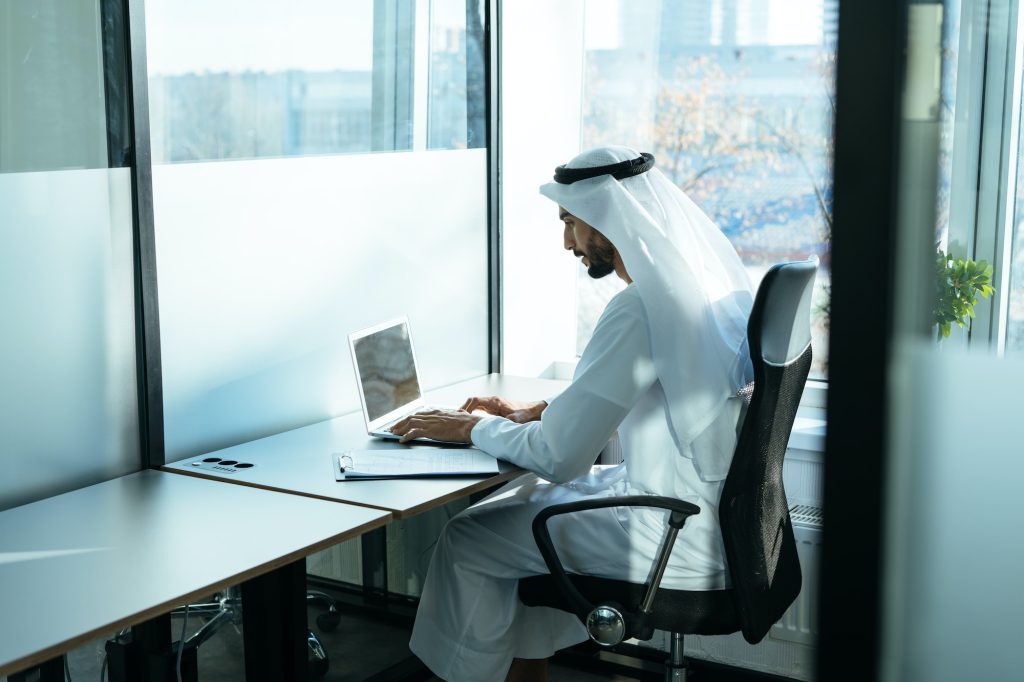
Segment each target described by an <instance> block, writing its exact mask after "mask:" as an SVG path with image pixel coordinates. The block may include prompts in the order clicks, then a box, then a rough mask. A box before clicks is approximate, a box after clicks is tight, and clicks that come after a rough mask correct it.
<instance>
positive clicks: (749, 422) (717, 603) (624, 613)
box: [519, 257, 818, 682]
mask: <svg viewBox="0 0 1024 682" xmlns="http://www.w3.org/2000/svg"><path fill="white" fill-rule="evenodd" d="M817 267H818V260H817V258H814V257H812V258H811V259H810V260H808V261H802V262H795V263H781V264H779V265H775V266H774V267H772V268H771V269H770V270H769V271H768V273H767V274H766V275H765V277H764V280H763V281H762V282H761V286H760V287H759V288H758V291H757V296H756V298H755V300H754V306H753V309H752V310H751V313H750V319H749V321H748V323H747V339H748V343H749V347H750V357H751V360H752V363H753V366H754V381H753V382H752V385H748V386H746V387H744V389H741V391H740V393H739V395H741V396H742V397H743V398H744V401H745V402H746V414H745V416H744V418H743V425H742V427H741V431H740V434H739V439H738V441H737V444H736V450H735V453H734V455H733V460H732V464H731V466H730V468H729V474H728V476H727V477H726V479H725V484H724V486H723V488H722V497H721V500H720V503H719V517H720V521H721V528H722V539H723V540H724V544H725V554H726V558H727V560H728V564H729V573H730V576H731V578H732V588H731V589H725V590H709V591H687V590H669V589H664V588H661V589H659V585H660V582H661V578H662V575H663V574H664V571H665V567H666V566H667V564H668V558H669V555H670V553H671V551H672V545H673V543H674V542H675V538H676V535H677V533H678V532H679V529H681V528H682V527H683V524H684V523H685V522H686V519H687V518H688V517H689V516H692V515H693V514H697V513H699V512H700V508H699V507H697V506H696V505H693V504H690V503H688V502H683V501H682V500H677V499H674V498H668V497H660V496H655V495H635V496H624V497H617V498H616V497H612V498H602V499H596V500H584V501H580V502H570V503H567V504H561V505H554V506H551V507H548V508H547V509H544V510H542V511H541V512H540V513H538V514H537V516H536V517H535V518H534V521H533V534H534V537H535V538H536V540H537V546H538V547H539V548H540V551H541V554H542V555H543V557H544V562H545V563H546V564H547V567H548V570H549V571H550V574H548V575H540V576H531V577H528V578H524V579H522V580H520V581H519V598H520V600H521V601H522V602H523V603H524V604H526V605H527V606H550V607H553V608H557V609H561V610H563V611H568V612H570V613H573V614H575V615H576V616H577V617H578V618H579V619H580V621H582V622H583V624H584V625H585V626H586V627H587V631H588V633H589V634H590V637H591V639H593V640H594V641H595V642H597V643H598V644H599V645H602V646H606V647H608V646H614V645H616V644H619V643H620V642H622V641H624V640H626V639H629V638H632V637H635V638H637V639H642V640H646V639H650V638H651V636H652V635H653V634H654V630H655V629H658V630H666V631H668V632H670V633H671V634H672V641H671V649H670V653H669V657H668V660H667V661H666V664H665V679H666V680H672V681H677V682H678V681H685V680H686V659H685V657H684V655H683V635H684V634H700V635H719V634H729V633H732V632H737V631H742V632H743V637H744V638H745V639H746V640H747V641H748V642H750V643H751V644H756V643H758V642H760V641H761V639H763V638H764V636H765V634H767V632H768V630H769V629H770V628H771V626H772V625H773V624H774V623H775V622H776V621H778V620H779V618H781V617H782V615H783V613H785V611H786V609H787V608H788V607H789V605H790V604H792V603H793V600H795V599H796V597H797V595H798V594H799V593H800V584H801V573H800V561H799V557H798V556H797V550H796V541H795V539H794V537H793V529H792V526H791V524H790V519H789V506H788V503H787V501H786V491H785V488H784V487H783V482H782V461H783V458H784V457H785V454H786V446H787V444H788V441H789V435H790V432H791V431H792V428H793V421H794V419H795V417H796V410H797V406H798V405H799V403H800V396H801V394H802V393H803V388H804V382H805V381H806V379H807V374H808V371H809V370H810V366H811V343H810V342H811V331H810V305H811V292H812V289H813V284H814V275H815V272H816V270H817ZM620 506H646V507H656V508H661V509H665V510H667V511H668V514H667V528H666V531H665V536H664V539H663V541H662V545H661V547H660V549H659V552H658V556H657V557H656V559H655V562H654V565H653V566H652V570H651V573H650V576H651V577H650V578H649V580H648V583H647V584H646V585H644V584H636V583H630V582H626V581H622V580H611V579H607V578H597V577H593V576H585V575H575V574H567V573H566V572H565V569H564V568H563V567H562V564H561V562H560V561H559V559H558V555H557V554H556V553H555V548H554V545H553V544H552V542H551V536H550V534H549V533H548V530H547V525H546V522H547V520H548V519H549V518H551V517H552V516H555V515H557V514H566V513H572V512H576V511H580V510H583V509H595V508H599V507H620Z"/></svg>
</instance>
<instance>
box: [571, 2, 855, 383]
mask: <svg viewBox="0 0 1024 682" xmlns="http://www.w3.org/2000/svg"><path fill="white" fill-rule="evenodd" d="M837 19H838V3H837V2H836V0H800V1H799V2H796V1H793V2H786V3H778V2H769V1H768V0H746V1H743V0H731V1H730V0H718V1H717V2H707V1H706V0H692V1H691V0H678V1H676V2H663V1H659V0H643V1H639V2H638V1H632V2H617V1H615V0H587V5H586V27H585V37H584V42H585V55H584V84H583V103H582V118H583V120H582V126H581V148H583V149H587V148H590V147H594V146H598V145H601V144H626V145H629V146H633V147H637V148H639V149H642V150H644V151H650V152H652V153H653V154H654V156H655V158H656V159H657V163H658V167H659V168H661V170H662V172H664V173H665V174H666V175H668V177H669V178H671V179H672V180H674V181H675V182H676V184H677V185H678V186H679V187H680V188H681V189H682V190H683V191H685V192H686V193H687V194H688V195H689V196H690V197H691V198H692V199H693V200H694V201H695V202H696V203H697V204H698V205H699V206H701V208H702V209H703V210H704V211H705V212H706V213H707V214H708V215H709V216H710V217H711V218H712V219H713V220H714V221H715V222H716V223H717V224H718V225H719V226H720V227H721V228H722V230H723V231H724V232H725V233H726V235H727V236H728V237H729V239H730V240H731V241H732V243H733V245H734V246H735V247H736V249H737V251H738V252H739V254H740V257H741V258H742V259H743V262H744V263H745V264H746V266H747V268H748V270H749V272H750V276H751V279H752V280H753V282H754V284H755V286H756V285H757V283H758V282H759V281H760V279H761V277H762V276H763V274H764V272H765V271H766V270H767V269H768V268H769V267H770V266H771V265H772V264H774V263H776V262H779V261H784V260H792V259H802V258H806V257H807V256H809V255H811V254H817V255H818V256H819V257H820V258H821V269H820V270H819V274H818V281H817V287H816V292H815V302H814V309H813V318H812V324H813V331H814V357H815V363H814V367H813V368H812V370H811V376H812V377H819V378H821V377H824V375H825V372H826V366H827V350H828V348H827V329H828V321H827V315H826V312H825V311H826V309H827V305H828V287H829V281H830V277H829V261H828V246H829V238H830V225H831V196H832V191H831V175H832V167H831V165H832V164H831V154H832V120H833V80H834V61H835V40H836V31H837V27H838V24H837ZM620 287H621V283H620V282H618V281H617V280H616V279H615V278H611V277H608V278H605V279H603V280H596V281H595V280H590V279H589V277H587V275H586V273H585V271H583V270H582V269H581V270H580V272H579V279H578V293H577V295H578V302H577V318H578V325H577V348H578V350H582V348H583V346H584V345H585V344H586V342H587V341H588V340H589V338H590V334H591V332H592V330H593V326H594V323H595V322H596V320H597V318H598V316H599V315H600V313H601V311H602V310H603V308H604V305H605V303H606V302H607V300H608V299H609V298H610V297H611V296H612V295H614V293H615V292H616V291H617V290H618V289H619V288H620Z"/></svg>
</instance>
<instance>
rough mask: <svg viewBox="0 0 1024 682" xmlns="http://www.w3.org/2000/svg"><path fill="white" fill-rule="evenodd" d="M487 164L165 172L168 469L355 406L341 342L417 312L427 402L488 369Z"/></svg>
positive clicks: (367, 157) (482, 160) (160, 208)
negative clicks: (441, 389) (433, 392)
mask: <svg viewBox="0 0 1024 682" xmlns="http://www.w3.org/2000/svg"><path fill="white" fill-rule="evenodd" d="M486 173H487V171H486V152H485V150H483V149H474V150H462V151H432V152H412V153H386V154H364V155H349V156H318V157H304V158H286V159H259V160H253V161H227V162H213V163H201V164H176V165H167V166H157V167H155V168H154V171H153V195H154V204H155V213H156V241H157V267H158V277H159V293H160V327H161V343H162V356H163V371H164V387H163V388H164V416H165V422H166V446H167V459H168V461H174V460H178V459H182V458H184V457H188V456H191V455H195V454H200V453H203V452H209V451H211V450H216V449H218V448H222V447H226V446H228V445H232V444H236V443H240V442H245V441H248V440H252V439H255V438H258V437H261V436H264V435H268V434H272V433H277V432H280V431H283V430H287V429H290V428H295V427H298V426H302V425H305V424H311V423H314V422H317V421H322V420H324V419H328V418H331V417H334V416H337V415H339V414H343V413H345V412H350V411H353V410H356V409H358V407H359V398H358V394H357V392H356V386H355V378H354V376H353V373H352V364H351V359H350V357H349V351H348V342H347V334H348V333H350V332H352V331H355V330H357V329H360V328H363V327H367V326H370V325H372V324H375V323H377V322H381V321H384V320H386V319H389V318H393V317H396V316H399V315H403V314H405V315H408V317H409V323H410V327H411V329H412V334H413V340H414V343H415V345H416V354H417V360H418V362H419V364H420V371H421V379H422V382H423V384H424V387H425V388H426V389H428V390H429V389H431V388H435V387H437V386H441V385H445V384H449V383H453V382H456V381H460V380H463V379H467V378H470V377H473V376H478V375H480V374H484V373H485V372H486V371H487V365H488V357H487V348H488V346H487V197H486Z"/></svg>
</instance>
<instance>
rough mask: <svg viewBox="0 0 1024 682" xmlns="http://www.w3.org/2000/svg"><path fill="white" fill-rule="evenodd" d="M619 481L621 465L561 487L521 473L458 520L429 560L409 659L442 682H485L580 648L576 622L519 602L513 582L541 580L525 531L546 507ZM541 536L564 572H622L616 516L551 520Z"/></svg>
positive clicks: (624, 553)
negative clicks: (519, 663) (523, 662)
mask: <svg viewBox="0 0 1024 682" xmlns="http://www.w3.org/2000/svg"><path fill="white" fill-rule="evenodd" d="M624 478H625V469H624V467H614V468H608V467H594V469H593V470H592V472H591V473H590V474H589V475H587V476H584V477H583V478H580V479H577V480H575V481H572V482H571V483H568V484H564V485H557V484H553V483H548V482H546V481H543V480H541V479H539V478H537V477H536V476H534V475H533V474H527V475H525V476H522V477H520V478H517V479H516V480H514V481H512V482H510V483H509V484H507V485H506V486H505V487H503V488H501V489H500V490H498V491H497V492H495V493H494V494H492V495H490V496H489V497H487V498H486V499H485V500H483V501H481V502H480V503H478V504H476V505H474V506H473V507H470V508H469V509H466V510H465V511H463V512H462V513H460V514H458V515H457V516H455V517H454V518H453V519H452V520H451V521H449V522H448V524H447V526H446V527H445V529H444V530H443V531H442V533H441V537H440V538H439V540H438V542H437V546H436V548H435V549H434V555H433V558H432V559H431V562H430V569H429V570H428V572H427V578H426V582H425V583H424V586H423V593H422V596H421V598H420V604H419V609H418V610H417V613H416V624H415V626H414V627H413V631H412V640H411V641H410V643H409V647H410V648H411V649H412V651H413V653H415V654H416V655H417V656H418V657H419V658H420V660H422V661H423V662H424V663H425V664H426V665H427V667H428V668H430V669H431V670H432V671H433V673H434V674H435V675H437V676H438V677H440V678H441V679H444V680H447V681H448V682H462V681H463V680H465V681H466V682H487V681H488V680H496V681H500V680H504V679H505V675H506V674H507V672H508V669H509V666H510V665H511V663H512V659H513V658H547V657H548V656H551V655H552V654H553V653H554V652H555V651H557V650H559V649H563V648H565V647H567V646H571V645H573V644H576V643H578V642H582V641H583V640H585V639H586V638H587V634H586V630H585V629H584V627H583V625H582V624H581V623H580V622H579V620H578V619H577V618H576V617H575V616H574V615H572V614H570V613H567V612H565V611H559V610H557V609H550V608H546V607H527V606H524V605H523V604H522V603H521V602H520V601H519V597H518V593H517V589H518V581H519V578H522V577H526V576H531V575H539V574H545V573H547V572H548V570H547V566H546V565H545V564H544V560H543V559H542V558H541V555H540V551H539V550H538V549H537V544H536V542H535V540H534V538H533V533H532V530H531V524H532V522H533V518H534V516H536V514H537V512H538V511H539V510H540V509H542V508H544V507H547V506H550V505H553V504H561V503H564V502H572V501H576V500H581V499H587V498H593V497H606V496H609V495H614V494H616V492H617V491H618V489H619V488H620V487H621V485H622V484H624ZM548 528H549V529H550V531H551V538H552V541H553V542H554V545H555V548H556V550H557V552H558V555H559V558H560V559H561V561H562V565H563V566H565V567H566V569H567V570H569V571H572V572H578V573H588V574H592V575H599V576H605V577H620V576H625V575H627V574H628V569H629V561H630V557H629V555H630V554H631V552H630V539H629V536H628V535H627V534H626V531H625V530H624V529H623V527H622V525H621V524H620V522H619V520H618V517H617V516H616V512H615V511H614V510H613V509H594V510H588V511H585V512H576V513H573V514H564V515H558V516H555V517H553V518H551V519H550V520H549V521H548Z"/></svg>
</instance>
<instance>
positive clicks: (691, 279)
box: [540, 147, 753, 471]
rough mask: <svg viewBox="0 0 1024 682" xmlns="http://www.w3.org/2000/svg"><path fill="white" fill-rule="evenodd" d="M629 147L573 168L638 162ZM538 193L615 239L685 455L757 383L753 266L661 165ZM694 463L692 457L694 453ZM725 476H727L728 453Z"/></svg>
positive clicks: (593, 155) (601, 152) (591, 155)
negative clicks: (751, 339)
mask: <svg viewBox="0 0 1024 682" xmlns="http://www.w3.org/2000/svg"><path fill="white" fill-rule="evenodd" d="M639 156H640V153H639V152H637V151H636V150H633V149H629V148H627V147H600V148H597V149H592V150H589V151H586V152H583V153H582V154H580V155H579V156H577V157H576V158H574V159H573V160H572V161H570V162H569V163H567V164H566V166H565V167H566V168H570V169H571V168H593V167H596V166H606V165H609V164H614V163H619V162H622V161H627V160H631V159H636V158H637V157H639ZM540 192H541V194H543V195H544V196H546V197H548V198H549V199H551V200H552V201H554V202H556V203H557V204H558V205H559V206H561V207H562V208H564V209H565V210H566V211H568V212H569V213H571V214H572V215H574V216H576V217H577V218H579V219H581V220H583V221H584V222H586V223H587V224H589V225H590V226H591V227H593V228H594V229H596V230H597V231H599V232H600V233H601V234H603V235H604V236H605V237H607V238H608V239H609V241H611V243H612V244H613V245H614V246H615V248H616V249H618V251H619V254H620V255H621V256H622V261H623V264H624V265H625V266H626V271H627V272H628V273H629V276H630V278H631V279H632V280H633V281H634V282H635V283H636V286H637V288H638V290H639V293H640V298H641V300H642V301H643V303H644V308H645V309H646V311H647V319H648V324H649V326H650V329H649V331H650V337H651V354H652V356H653V358H654V366H655V369H656V371H657V374H658V379H659V380H660V381H661V386H662V389H663V390H664V392H665V397H666V398H667V400H668V411H669V415H670V417H671V426H672V428H673V430H674V436H675V439H676V445H677V446H678V447H679V449H680V452H681V453H683V454H687V455H690V446H691V444H692V443H693V441H694V439H696V438H697V437H698V436H700V435H701V434H702V433H703V432H704V431H705V430H706V429H708V427H709V426H710V425H711V424H712V423H713V422H714V421H715V420H716V418H717V417H718V416H719V414H720V413H721V412H722V410H723V409H724V408H725V404H726V400H728V399H729V398H730V397H731V396H733V395H735V393H736V391H737V389H739V388H740V387H741V386H743V385H745V384H746V383H748V382H749V381H750V380H751V379H752V378H753V370H752V368H751V364H750V357H749V351H748V349H747V318H748V317H749V315H750V308H751V305H752V304H753V294H752V287H751V284H750V278H749V277H748V275H747V270H746V268H744V267H743V264H742V263H741V262H740V258H739V256H738V255H737V253H736V250H735V249H733V247H732V244H730V243H729V241H728V239H726V237H725V235H723V234H722V232H721V230H719V229H718V227H717V226H716V225H715V224H714V223H713V222H711V219H710V218H708V217H707V216H706V215H705V214H704V212H703V211H701V210H700V208H698V207H697V205H696V204H694V203H693V201H691V200H690V199H689V197H687V196H686V195H685V194H684V193H683V192H682V191H681V190H680V189H679V188H678V187H676V186H675V185H674V184H673V183H672V182H671V181H670V180H669V179H668V178H666V177H665V176H664V174H662V173H661V171H659V170H658V169H657V168H651V169H650V170H648V171H646V172H643V173H641V174H639V175H634V176H632V177H627V178H625V179H623V180H621V181H620V180H616V179H615V178H613V177H612V176H611V175H607V174H605V175H600V176H597V177H594V178H589V179H585V180H579V181H576V182H573V183H572V184H560V183H558V182H550V183H547V184H545V185H542V186H541V188H540ZM690 456H692V455H690ZM716 457H721V458H722V460H723V461H722V462H720V463H719V464H720V465H721V466H719V467H716V468H718V469H722V468H724V470H725V471H727V470H728V463H729V460H731V458H732V452H731V450H730V451H728V452H726V451H722V452H721V453H720V455H716Z"/></svg>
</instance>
